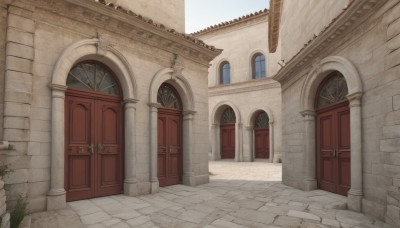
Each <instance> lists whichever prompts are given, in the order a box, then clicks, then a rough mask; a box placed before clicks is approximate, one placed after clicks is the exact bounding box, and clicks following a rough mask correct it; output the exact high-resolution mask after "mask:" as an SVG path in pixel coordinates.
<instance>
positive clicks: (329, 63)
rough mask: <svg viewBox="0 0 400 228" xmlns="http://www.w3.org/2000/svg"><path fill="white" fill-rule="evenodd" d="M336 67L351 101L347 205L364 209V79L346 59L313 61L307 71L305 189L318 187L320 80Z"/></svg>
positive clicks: (303, 105) (302, 99) (303, 100)
mask: <svg viewBox="0 0 400 228" xmlns="http://www.w3.org/2000/svg"><path fill="white" fill-rule="evenodd" d="M333 71H338V72H340V73H341V74H342V75H343V76H344V78H345V79H346V83H347V86H348V92H349V93H348V95H347V96H346V97H347V99H348V100H349V103H350V132H351V141H350V144H351V150H352V154H351V188H350V191H349V192H348V201H347V204H348V207H349V208H350V209H352V210H355V211H361V200H362V195H363V190H362V134H361V127H362V126H361V125H362V120H361V97H362V92H363V89H362V83H361V79H360V76H359V74H358V71H357V69H356V68H355V67H354V65H353V64H352V63H351V62H350V61H349V60H347V59H345V58H343V57H339V56H330V57H327V58H325V59H323V60H321V61H320V62H317V63H316V64H315V65H314V68H313V70H312V71H311V72H310V73H309V74H308V75H307V77H306V79H305V81H304V84H303V87H302V90H301V95H300V102H301V108H302V110H303V111H301V114H302V115H303V117H304V123H305V124H304V140H305V142H304V143H305V154H304V180H303V184H304V189H305V190H313V189H316V188H317V181H316V150H315V145H316V132H315V129H316V128H315V116H316V113H315V108H314V102H315V96H316V93H317V89H318V87H319V85H320V84H321V82H322V81H323V80H324V79H325V77H326V76H327V75H329V74H330V73H331V72H333Z"/></svg>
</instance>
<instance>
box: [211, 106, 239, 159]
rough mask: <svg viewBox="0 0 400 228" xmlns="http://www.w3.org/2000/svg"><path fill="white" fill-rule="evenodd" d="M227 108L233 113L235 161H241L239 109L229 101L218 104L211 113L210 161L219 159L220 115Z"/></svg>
mask: <svg viewBox="0 0 400 228" xmlns="http://www.w3.org/2000/svg"><path fill="white" fill-rule="evenodd" d="M228 107H231V108H232V109H233V111H234V112H235V116H236V123H235V129H236V130H235V161H243V153H242V148H243V136H242V127H243V126H242V125H243V124H242V122H241V115H240V112H239V109H238V108H237V107H236V106H235V105H234V104H233V103H231V102H229V101H223V102H220V103H218V104H217V105H216V106H215V108H214V110H213V111H212V113H211V121H212V122H211V144H212V149H211V150H212V159H213V160H219V159H221V156H220V155H221V151H220V150H221V142H220V134H221V133H220V120H221V116H222V113H223V112H224V110H225V109H226V108H228Z"/></svg>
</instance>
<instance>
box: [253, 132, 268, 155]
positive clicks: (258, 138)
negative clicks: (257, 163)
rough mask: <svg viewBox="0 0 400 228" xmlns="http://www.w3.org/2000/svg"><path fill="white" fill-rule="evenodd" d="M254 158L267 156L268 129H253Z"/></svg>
mask: <svg viewBox="0 0 400 228" xmlns="http://www.w3.org/2000/svg"><path fill="white" fill-rule="evenodd" d="M254 138H255V140H254V141H255V143H254V144H255V148H254V149H255V158H269V129H254Z"/></svg>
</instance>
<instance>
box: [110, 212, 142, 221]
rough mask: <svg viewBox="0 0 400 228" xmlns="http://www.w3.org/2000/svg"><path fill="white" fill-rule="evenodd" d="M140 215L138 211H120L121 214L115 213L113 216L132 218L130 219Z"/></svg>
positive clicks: (124, 218)
mask: <svg viewBox="0 0 400 228" xmlns="http://www.w3.org/2000/svg"><path fill="white" fill-rule="evenodd" d="M138 216H140V214H139V213H137V212H136V211H131V212H125V213H120V214H115V215H113V217H115V218H120V219H123V220H130V219H132V218H135V217H138Z"/></svg>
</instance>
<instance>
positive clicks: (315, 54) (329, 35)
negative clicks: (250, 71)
mask: <svg viewBox="0 0 400 228" xmlns="http://www.w3.org/2000/svg"><path fill="white" fill-rule="evenodd" d="M386 2H387V0H379V1H376V0H353V1H351V2H350V3H349V6H348V7H347V9H346V10H344V11H343V12H342V13H341V14H340V15H339V16H338V17H336V18H335V19H334V20H333V21H332V22H331V24H330V25H328V26H327V27H326V28H325V29H324V30H323V31H321V32H320V34H319V35H318V36H314V38H313V39H312V40H310V41H309V42H308V43H307V44H305V45H304V47H303V48H302V49H301V50H300V51H299V52H298V53H297V54H296V55H295V56H294V57H292V59H291V60H289V61H288V62H287V63H286V65H285V66H284V67H283V68H281V69H280V71H279V72H278V73H277V74H276V75H275V76H274V77H273V79H274V80H277V81H279V82H280V83H281V84H282V85H284V84H287V83H288V82H289V81H291V82H293V81H297V80H298V79H299V78H298V77H301V76H302V74H298V72H301V71H302V70H304V69H305V68H308V67H310V66H311V65H312V63H313V61H314V60H315V59H318V58H321V57H320V56H321V55H322V54H323V53H325V52H326V50H327V49H329V48H330V47H333V46H337V45H341V44H343V39H344V37H346V35H347V34H349V33H351V32H354V31H358V30H362V29H364V28H363V27H359V25H360V24H361V23H362V22H363V21H365V20H366V19H367V18H368V16H369V15H371V14H372V13H374V12H375V11H376V10H377V9H379V8H380V7H381V6H382V5H383V4H385V3H386Z"/></svg>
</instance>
